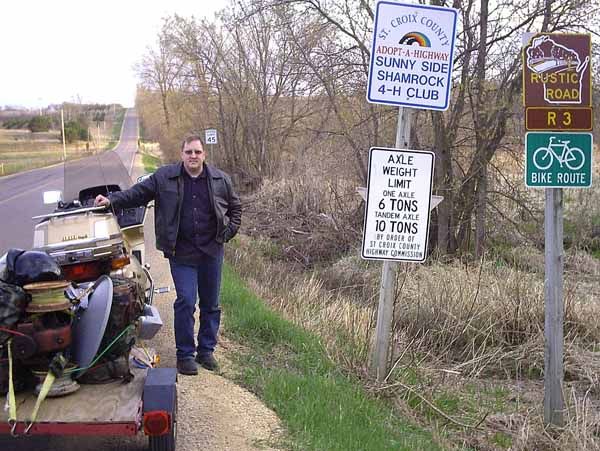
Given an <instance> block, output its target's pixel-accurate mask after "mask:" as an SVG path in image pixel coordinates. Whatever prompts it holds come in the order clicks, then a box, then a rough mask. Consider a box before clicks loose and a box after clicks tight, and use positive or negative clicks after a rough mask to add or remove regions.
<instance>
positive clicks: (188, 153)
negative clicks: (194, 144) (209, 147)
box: [183, 149, 204, 155]
mask: <svg viewBox="0 0 600 451" xmlns="http://www.w3.org/2000/svg"><path fill="white" fill-rule="evenodd" d="M202 152H204V151H203V150H192V149H188V150H184V151H183V153H184V154H186V155H191V154H196V155H201V154H202Z"/></svg>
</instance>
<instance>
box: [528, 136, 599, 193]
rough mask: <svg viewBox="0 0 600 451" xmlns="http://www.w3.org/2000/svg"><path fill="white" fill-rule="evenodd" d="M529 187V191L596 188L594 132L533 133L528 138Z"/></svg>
mask: <svg viewBox="0 0 600 451" xmlns="http://www.w3.org/2000/svg"><path fill="white" fill-rule="evenodd" d="M525 148H526V150H527V152H526V157H525V185H527V187H529V188H589V187H590V186H592V149H593V139H592V134H591V133H546V132H529V133H527V134H526V135H525Z"/></svg>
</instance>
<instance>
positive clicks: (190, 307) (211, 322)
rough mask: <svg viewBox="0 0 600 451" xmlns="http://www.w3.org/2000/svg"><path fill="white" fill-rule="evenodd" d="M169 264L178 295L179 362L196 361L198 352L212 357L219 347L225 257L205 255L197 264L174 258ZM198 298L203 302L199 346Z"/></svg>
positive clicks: (176, 336) (177, 343) (176, 317)
mask: <svg viewBox="0 0 600 451" xmlns="http://www.w3.org/2000/svg"><path fill="white" fill-rule="evenodd" d="M169 263H170V266H171V276H172V277H173V282H174V283H175V291H176V292H177V298H176V299H175V303H174V304H173V308H174V310H175V320H174V323H175V324H174V325H175V327H174V328H175V345H176V346H177V360H184V359H192V358H194V352H196V353H197V355H200V356H205V355H209V354H212V353H213V351H214V350H215V346H216V344H217V334H218V332H219V324H220V323H221V309H220V308H219V289H220V287H221V267H222V266H223V256H222V255H221V256H220V257H217V258H214V257H211V256H208V255H206V254H203V256H202V258H201V259H200V260H199V262H198V263H197V264H194V265H188V264H185V265H184V264H181V263H177V262H176V261H175V260H173V259H172V258H171V259H169ZM197 299H199V300H200V302H199V306H200V329H199V330H198V345H197V346H196V343H195V342H194V322H195V320H194V313H195V312H196V300H197Z"/></svg>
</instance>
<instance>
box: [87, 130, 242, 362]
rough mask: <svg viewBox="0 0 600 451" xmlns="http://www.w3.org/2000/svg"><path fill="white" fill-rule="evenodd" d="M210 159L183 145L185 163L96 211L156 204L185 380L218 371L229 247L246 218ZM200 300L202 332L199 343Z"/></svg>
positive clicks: (194, 141)
mask: <svg viewBox="0 0 600 451" xmlns="http://www.w3.org/2000/svg"><path fill="white" fill-rule="evenodd" d="M205 159H206V154H205V152H204V148H203V147H202V141H201V138H200V137H199V136H196V135H192V136H189V137H187V138H185V139H184V140H183V142H182V144H181V162H179V163H175V164H170V165H166V166H163V167H161V168H159V169H158V170H157V171H156V172H155V173H154V174H152V175H150V176H149V177H148V178H147V179H145V180H143V181H142V182H140V183H137V184H136V185H134V186H132V187H131V188H130V189H128V190H125V191H120V192H115V193H112V194H110V195H109V197H108V198H106V197H104V196H102V195H99V196H98V197H96V200H95V205H98V206H108V205H112V206H113V208H115V209H118V208H130V207H137V206H140V205H146V204H147V203H148V202H150V201H151V200H154V201H155V216H154V223H155V231H156V247H157V248H158V250H160V251H162V252H163V254H164V255H165V257H166V258H168V259H169V264H170V267H171V275H172V277H173V282H174V284H175V291H176V292H177V299H176V300H175V303H174V305H173V308H174V311H175V344H176V346H177V370H178V371H179V373H181V374H198V368H197V365H196V362H197V363H199V364H200V365H202V366H203V367H204V368H206V369H208V370H211V371H214V370H216V369H217V368H218V364H217V361H216V360H215V358H214V356H213V352H214V350H215V346H216V344H217V334H218V331H219V324H220V321H221V309H220V308H219V289H220V287H221V267H222V265H223V243H226V242H227V241H229V240H230V239H231V238H233V237H234V236H235V234H236V233H237V231H238V228H239V227H240V223H241V218H242V207H241V203H240V199H239V197H238V195H237V194H236V193H235V191H234V190H233V187H232V184H231V179H230V178H229V176H228V175H227V174H226V173H224V172H223V171H221V170H219V169H217V168H216V167H214V166H211V165H209V164H206V163H205V162H204V160H205ZM197 298H198V299H199V305H200V329H199V331H198V337H197V343H196V342H195V340H194V313H195V311H196V299H197ZM194 354H195V358H194Z"/></svg>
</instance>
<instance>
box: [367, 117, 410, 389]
mask: <svg viewBox="0 0 600 451" xmlns="http://www.w3.org/2000/svg"><path fill="white" fill-rule="evenodd" d="M411 117H412V109H411V108H404V107H399V108H398V127H397V129H396V149H408V148H409V146H410V125H411V124H410V121H411ZM397 266H398V263H397V262H394V261H389V260H386V261H384V262H383V268H382V270H381V288H380V290H379V306H378V309H377V327H376V329H375V349H374V352H373V370H374V372H375V376H376V377H377V380H379V381H382V380H384V379H385V377H386V376H387V367H388V360H389V358H388V354H389V349H390V334H391V331H392V321H393V319H394V318H393V314H394V294H395V291H396V268H397Z"/></svg>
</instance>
